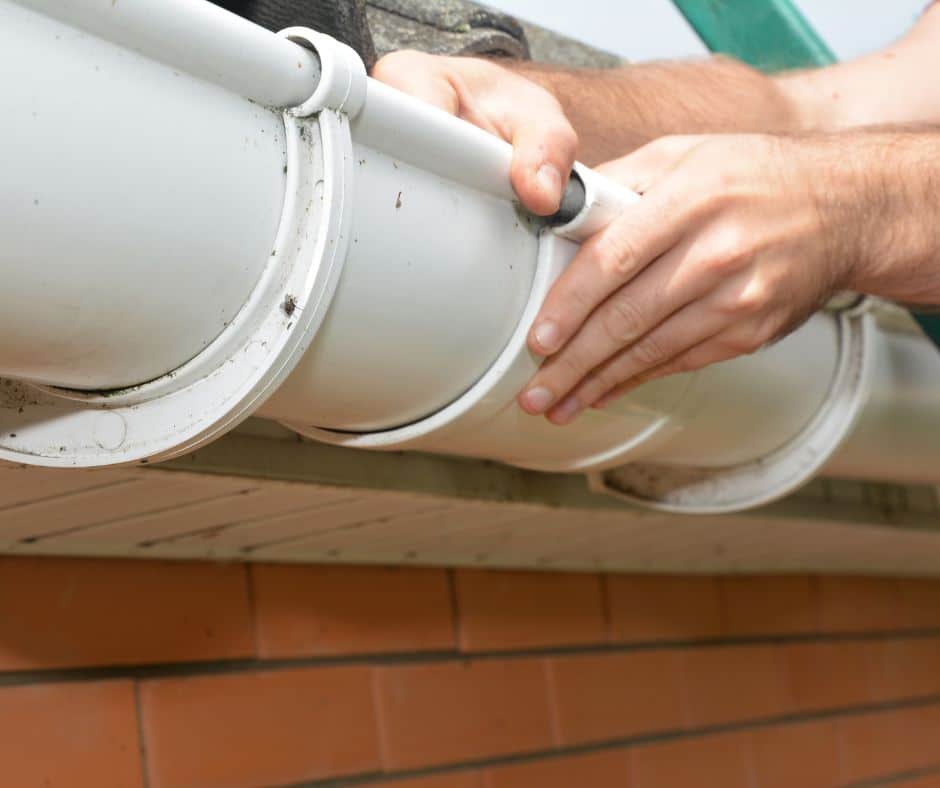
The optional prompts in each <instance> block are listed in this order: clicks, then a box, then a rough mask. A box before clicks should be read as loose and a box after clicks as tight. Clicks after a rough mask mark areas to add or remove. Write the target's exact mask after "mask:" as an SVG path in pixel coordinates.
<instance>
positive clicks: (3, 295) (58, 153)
mask: <svg viewBox="0 0 940 788" xmlns="http://www.w3.org/2000/svg"><path fill="white" fill-rule="evenodd" d="M107 5H108V6H109V7H110V5H111V3H110V0H108V2H107ZM121 5H123V4H122V3H118V6H121ZM127 5H129V6H133V5H134V4H133V3H128V4H127ZM190 5H193V6H197V7H201V5H202V4H198V3H191V4H190ZM117 10H118V8H117V6H116V7H115V11H117ZM0 71H2V73H4V74H7V75H16V77H15V78H14V77H12V76H11V77H8V78H7V79H5V80H4V82H3V86H2V89H0V117H2V118H3V124H2V128H0V135H2V144H0V173H2V180H0V261H2V266H3V286H2V287H0V336H2V337H3V342H2V343H0V374H2V375H5V376H8V377H13V378H19V379H22V380H31V381H36V382H40V383H46V384H53V385H57V386H67V387H72V388H79V389H110V388H117V387H121V386H127V385H133V384H137V383H141V382H144V381H147V380H150V379H153V378H157V377H159V376H160V375H163V374H165V373H167V372H168V371H170V370H173V369H175V368H177V367H180V366H181V365H182V364H184V363H185V362H186V361H188V360H189V359H190V358H192V357H193V356H195V355H196V354H198V353H199V352H200V351H202V350H203V349H204V348H205V347H207V346H208V345H209V344H210V343H211V342H212V340H214V339H215V338H216V337H217V336H218V335H219V334H221V333H222V331H223V329H224V328H225V326H226V325H227V324H228V323H229V322H230V321H231V320H232V319H233V318H234V316H235V315H236V314H237V313H238V311H239V309H240V308H241V307H242V305H243V304H244V303H245V301H246V300H247V299H248V297H249V295H250V294H251V292H252V288H253V287H254V286H255V283H256V282H257V281H258V279H259V277H260V275H261V272H262V270H263V269H264V266H265V264H266V261H267V259H268V257H269V256H270V254H271V252H272V249H273V248H274V238H275V234H276V232H277V225H278V221H279V218H280V214H281V205H282V202H283V199H284V184H285V175H284V164H285V137H284V126H283V122H282V120H281V118H280V116H279V114H276V113H273V112H271V111H269V110H266V109H264V108H262V107H259V106H258V105H256V104H252V103H251V102H249V101H248V100H246V99H244V98H241V97H240V96H237V95H235V94H233V93H231V92H228V91H224V90H222V89H220V88H218V87H216V86H215V85H212V84H209V83H207V82H204V81H202V80H199V79H196V78H194V77H191V76H189V75H188V74H186V73H181V72H174V71H173V70H172V69H170V68H168V67H165V66H163V65H161V64H159V63H156V62H154V61H152V60H150V59H148V58H145V57H142V56H141V55H138V54H137V53H136V52H131V51H129V50H127V49H124V48H122V47H119V46H117V45H114V44H111V43H109V42H106V41H102V40H101V39H98V38H94V37H91V36H88V35H86V34H84V33H81V32H79V31H77V30H76V29H75V28H73V27H70V26H69V25H66V24H64V23H61V22H58V21H55V20H52V19H49V18H48V17H45V16H42V15H40V14H37V13H35V12H33V11H31V10H28V9H26V8H24V7H22V6H20V5H18V4H16V3H11V2H8V1H7V0H2V1H0Z"/></svg>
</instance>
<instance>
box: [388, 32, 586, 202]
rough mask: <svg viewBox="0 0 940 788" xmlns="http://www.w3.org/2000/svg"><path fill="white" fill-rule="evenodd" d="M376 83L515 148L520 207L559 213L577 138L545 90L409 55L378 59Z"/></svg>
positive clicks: (481, 68)
mask: <svg viewBox="0 0 940 788" xmlns="http://www.w3.org/2000/svg"><path fill="white" fill-rule="evenodd" d="M372 76H373V77H375V78H376V79H378V80H380V81H382V82H385V83H387V84H389V85H391V86H392V87H394V88H397V89H398V90H401V91H403V92H405V93H409V94H411V95H413V96H416V97H417V98H420V99H422V100H424V101H426V102H428V103H430V104H433V105H434V106H436V107H438V108H440V109H443V110H445V111H446V112H449V113H451V114H452V115H456V116H458V117H460V118H463V119H464V120H466V121H469V122H470V123H473V124H474V125H475V126H479V127H480V128H482V129H484V130H486V131H488V132H490V133H491V134H495V135H496V136H498V137H502V138H503V139H504V140H506V141H507V142H509V143H511V144H512V146H513V158H512V169H511V173H510V178H511V180H512V185H513V188H514V189H515V191H516V194H517V195H518V196H519V199H520V201H521V202H522V204H523V205H524V206H525V207H526V208H527V209H528V210H530V211H531V212H532V213H534V214H538V215H541V216H546V215H550V214H553V213H555V211H557V210H558V206H559V205H560V203H561V197H562V194H563V193H564V189H565V185H566V184H567V182H568V176H569V174H570V172H571V167H572V165H573V164H574V160H575V153H576V151H577V147H578V138H577V135H576V134H575V132H574V129H573V128H572V127H571V124H570V123H569V122H568V120H567V119H566V118H565V114H564V112H563V110H562V108H561V105H560V104H559V103H558V101H557V100H556V99H555V98H554V96H552V95H551V94H550V93H549V92H548V91H547V90H545V89H544V88H542V87H540V86H539V85H537V84H535V83H534V82H531V81H530V80H528V79H526V78H525V77H523V76H520V75H519V74H516V73H514V72H512V71H510V70H509V69H507V68H504V67H502V66H500V65H497V64H496V63H494V62H492V61H489V60H482V59H480V58H464V57H442V56H438V55H428V54H425V53H423V52H414V51H410V50H404V51H401V52H392V53H391V54H388V55H386V56H385V57H383V58H382V59H380V60H379V61H378V62H377V63H376V64H375V66H374V67H373V68H372Z"/></svg>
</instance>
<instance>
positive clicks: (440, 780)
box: [370, 771, 484, 788]
mask: <svg viewBox="0 0 940 788" xmlns="http://www.w3.org/2000/svg"><path fill="white" fill-rule="evenodd" d="M370 785H371V783H370ZM379 785H381V786H382V787H383V788H484V782H483V773H482V772H477V771H474V772H457V773H455V774H435V775H432V776H431V777H416V778H414V779H413V780H395V781H393V782H386V783H379Z"/></svg>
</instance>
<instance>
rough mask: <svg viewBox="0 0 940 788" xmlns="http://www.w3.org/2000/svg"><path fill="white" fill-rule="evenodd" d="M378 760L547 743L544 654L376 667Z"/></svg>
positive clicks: (389, 764) (423, 762)
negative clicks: (539, 655)
mask: <svg viewBox="0 0 940 788" xmlns="http://www.w3.org/2000/svg"><path fill="white" fill-rule="evenodd" d="M376 698H377V705H378V713H379V730H380V735H381V741H382V755H383V759H382V760H383V765H384V766H385V768H387V769H405V768H411V767H417V766H430V765H433V764H439V763H448V762H457V761H464V760H473V759H476V758H486V757H493V756H496V755H508V754H510V753H519V752H527V751H533V750H542V749H547V748H549V747H551V746H552V733H551V720H550V714H549V706H548V693H547V685H546V680H545V671H544V665H543V663H542V661H541V660H532V659H528V660H523V659H499V660H497V659H492V660H489V659H488V660H482V661H478V662H473V661H469V660H467V661H463V662H441V663H436V664H425V665H398V666H389V667H382V668H377V669H376Z"/></svg>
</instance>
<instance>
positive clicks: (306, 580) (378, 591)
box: [251, 564, 454, 658]
mask: <svg viewBox="0 0 940 788" xmlns="http://www.w3.org/2000/svg"><path fill="white" fill-rule="evenodd" d="M251 571H252V580H253V584H252V585H253V588H254V595H255V611H256V615H257V621H258V623H257V628H258V650H259V652H260V655H261V656H262V657H265V658H275V657H280V658H285V657H302V656H322V655H331V654H362V653H370V652H371V653H381V652H396V651H429V650H450V649H453V648H454V623H453V617H452V611H451V599H450V586H449V583H448V580H447V574H446V572H444V571H443V570H439V569H411V568H408V569H404V568H384V567H353V566H336V567H331V566H286V565H275V564H260V565H256V566H253V567H252V570H251Z"/></svg>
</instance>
